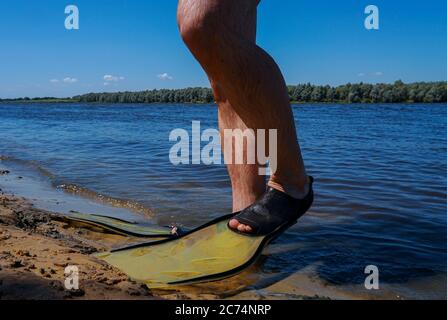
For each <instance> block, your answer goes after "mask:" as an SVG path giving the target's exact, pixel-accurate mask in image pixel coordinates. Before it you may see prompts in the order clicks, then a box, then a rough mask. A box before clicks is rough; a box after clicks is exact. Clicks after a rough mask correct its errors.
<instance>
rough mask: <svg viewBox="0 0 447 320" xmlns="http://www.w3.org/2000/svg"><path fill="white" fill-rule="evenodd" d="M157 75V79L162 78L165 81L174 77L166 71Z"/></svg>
mask: <svg viewBox="0 0 447 320" xmlns="http://www.w3.org/2000/svg"><path fill="white" fill-rule="evenodd" d="M157 77H158V79H160V80H163V81H166V80H173V79H174V78H173V77H172V76H170V75H169V74H167V73H162V74H159V75H157Z"/></svg>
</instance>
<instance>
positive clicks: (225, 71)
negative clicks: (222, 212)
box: [178, 0, 309, 233]
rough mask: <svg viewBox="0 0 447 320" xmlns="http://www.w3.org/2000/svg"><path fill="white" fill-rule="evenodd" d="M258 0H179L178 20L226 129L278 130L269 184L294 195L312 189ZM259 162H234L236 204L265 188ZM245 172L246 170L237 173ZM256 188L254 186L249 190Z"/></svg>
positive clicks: (243, 228) (236, 222)
mask: <svg viewBox="0 0 447 320" xmlns="http://www.w3.org/2000/svg"><path fill="white" fill-rule="evenodd" d="M258 3H259V0H180V1H179V7H178V22H179V27H180V32H181V35H182V38H183V40H184V41H185V43H186V44H187V45H188V47H189V49H190V50H191V52H192V53H193V54H194V56H195V57H196V58H197V60H198V61H199V62H200V63H201V65H202V67H203V68H204V70H205V71H206V73H207V74H208V77H209V78H210V80H211V82H212V86H213V89H214V92H215V94H216V100H218V102H219V101H220V102H219V120H220V126H221V129H222V128H225V127H230V128H234V127H237V128H240V127H241V126H242V127H246V128H251V129H255V130H256V129H266V130H269V129H276V130H277V132H278V141H277V143H278V148H277V149H278V154H277V170H276V172H275V173H274V174H273V175H272V176H271V178H270V181H269V183H268V184H269V186H270V187H271V188H273V189H275V190H278V191H280V192H282V193H284V194H287V195H289V196H290V197H292V198H294V199H302V198H303V197H305V196H306V194H307V193H308V186H309V183H308V178H307V175H306V172H305V168H304V162H303V159H302V156H301V151H300V147H299V145H298V140H297V136H296V129H295V125H294V121H293V116H292V110H291V106H290V102H289V97H288V93H287V87H286V84H285V81H284V78H283V76H282V74H281V72H280V70H279V68H278V66H277V65H276V63H275V62H274V60H273V59H272V58H271V57H270V56H269V55H268V54H267V53H266V52H265V51H264V50H262V49H261V48H260V47H258V46H257V45H256V43H255V41H254V38H255V34H256V11H257V5H258ZM255 169H256V165H255V166H251V167H248V166H246V167H237V166H229V171H230V176H231V178H232V183H233V188H234V189H233V191H234V194H236V192H237V190H235V188H237V189H242V190H245V191H248V196H245V195H244V196H243V197H242V198H244V199H242V198H237V195H236V201H235V209H240V208H242V207H243V206H245V205H246V204H247V203H248V202H250V201H253V199H254V198H256V197H258V193H259V192H261V190H262V188H261V187H260V183H261V179H260V178H259V177H257V178H256V177H255V176H254V175H255V174H257V170H255ZM240 172H243V173H245V175H243V176H240V175H238V174H239V173H240ZM250 189H251V191H250ZM239 220H240V219H235V220H233V221H231V222H230V227H231V228H237V229H238V230H239V231H241V232H247V233H250V232H251V231H252V227H251V226H249V225H248V224H242V223H239Z"/></svg>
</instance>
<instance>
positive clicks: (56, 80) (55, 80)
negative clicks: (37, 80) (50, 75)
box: [50, 79, 59, 83]
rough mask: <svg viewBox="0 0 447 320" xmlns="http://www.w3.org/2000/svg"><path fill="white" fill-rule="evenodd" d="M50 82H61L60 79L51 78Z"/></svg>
mask: <svg viewBox="0 0 447 320" xmlns="http://www.w3.org/2000/svg"><path fill="white" fill-rule="evenodd" d="M50 82H51V83H59V80H58V79H51V80H50Z"/></svg>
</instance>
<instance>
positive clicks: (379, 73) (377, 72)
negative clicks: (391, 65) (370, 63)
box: [357, 71, 383, 77]
mask: <svg viewBox="0 0 447 320" xmlns="http://www.w3.org/2000/svg"><path fill="white" fill-rule="evenodd" d="M357 76H359V77H366V76H369V77H381V76H383V72H382V71H376V72H370V73H364V72H360V73H358V74H357Z"/></svg>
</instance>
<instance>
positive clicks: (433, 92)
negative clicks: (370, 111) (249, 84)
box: [288, 81, 447, 103]
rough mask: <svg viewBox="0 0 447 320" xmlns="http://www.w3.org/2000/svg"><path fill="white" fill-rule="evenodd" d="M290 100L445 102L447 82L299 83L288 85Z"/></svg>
mask: <svg viewBox="0 0 447 320" xmlns="http://www.w3.org/2000/svg"><path fill="white" fill-rule="evenodd" d="M288 89H289V95H290V100H291V101H297V102H328V103H405V102H413V103H420V102H425V103H438V102H447V82H417V83H411V84H405V83H403V82H402V81H396V82H395V83H394V84H384V83H380V84H367V83H358V84H350V83H348V84H346V85H342V86H338V87H331V86H314V85H311V84H301V85H297V86H289V87H288Z"/></svg>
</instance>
